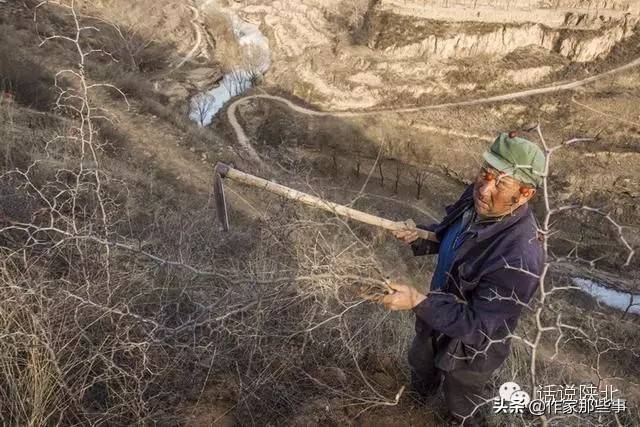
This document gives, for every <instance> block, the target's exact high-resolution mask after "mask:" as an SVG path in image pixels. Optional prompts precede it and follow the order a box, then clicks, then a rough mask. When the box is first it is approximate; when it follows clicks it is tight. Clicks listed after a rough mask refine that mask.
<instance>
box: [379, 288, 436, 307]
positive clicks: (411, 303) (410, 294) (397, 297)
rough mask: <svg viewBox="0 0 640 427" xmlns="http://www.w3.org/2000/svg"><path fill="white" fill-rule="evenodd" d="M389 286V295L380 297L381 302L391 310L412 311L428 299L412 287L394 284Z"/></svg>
mask: <svg viewBox="0 0 640 427" xmlns="http://www.w3.org/2000/svg"><path fill="white" fill-rule="evenodd" d="M387 286H388V288H389V289H388V292H389V293H388V294H387V295H385V296H383V297H380V302H381V303H382V304H384V306H385V307H386V308H388V309H389V310H394V311H396V310H411V309H412V308H413V307H415V306H416V305H418V304H420V303H421V302H422V301H423V300H424V299H425V298H426V296H425V295H423V294H421V293H420V292H418V291H417V290H416V289H415V288H414V287H412V286H407V285H401V284H400V283H394V282H391V283H389V284H388V285H387Z"/></svg>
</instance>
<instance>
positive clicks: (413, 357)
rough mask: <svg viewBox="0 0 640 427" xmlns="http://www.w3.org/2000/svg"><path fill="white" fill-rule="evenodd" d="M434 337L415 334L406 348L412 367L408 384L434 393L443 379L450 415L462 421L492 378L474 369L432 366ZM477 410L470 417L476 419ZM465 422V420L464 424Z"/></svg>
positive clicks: (422, 393)
mask: <svg viewBox="0 0 640 427" xmlns="http://www.w3.org/2000/svg"><path fill="white" fill-rule="evenodd" d="M437 351H438V349H437V342H436V338H435V336H427V337H422V336H419V335H418V336H416V337H415V338H414V339H413V343H412V344H411V348H410V349H409V365H410V366H411V386H412V388H413V389H414V391H416V392H417V393H419V394H421V395H423V396H429V395H432V394H435V393H436V391H437V390H438V387H439V385H440V381H441V380H442V379H444V386H443V389H444V397H445V402H446V404H447V408H448V410H449V412H450V413H451V415H452V416H454V417H455V418H457V419H459V420H460V421H462V420H464V419H465V417H468V416H469V415H471V413H473V410H474V409H475V408H476V406H478V405H480V404H481V403H483V402H484V401H485V400H486V398H487V396H486V393H484V390H483V388H484V386H485V384H487V383H488V382H489V379H490V378H491V374H492V373H493V371H491V372H477V371H473V370H469V369H455V370H452V371H448V372H447V371H442V370H440V369H438V368H437V367H436V366H435V363H434V356H435V354H436V353H437ZM476 414H477V411H476V413H474V416H473V417H472V418H476ZM465 424H466V423H465Z"/></svg>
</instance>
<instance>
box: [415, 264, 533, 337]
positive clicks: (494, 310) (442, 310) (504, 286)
mask: <svg viewBox="0 0 640 427" xmlns="http://www.w3.org/2000/svg"><path fill="white" fill-rule="evenodd" d="M510 265H519V264H515V263H512V264H510ZM465 285H469V283H463V284H462V286H465ZM537 286H538V279H537V278H536V277H534V276H532V275H530V274H526V273H524V272H521V271H517V270H513V269H509V268H506V267H501V268H499V269H497V270H495V271H493V272H491V273H488V274H486V275H485V276H483V277H482V278H481V279H480V280H479V281H478V283H477V284H476V286H475V288H474V290H473V291H472V293H471V297H470V298H469V299H468V300H467V301H463V300H460V299H459V298H458V297H457V296H456V295H454V294H449V293H430V294H429V295H427V298H426V299H425V300H423V301H422V302H421V303H420V304H418V305H417V306H415V307H414V308H413V311H414V312H415V314H416V316H417V317H418V318H420V319H421V320H422V321H424V322H425V323H427V324H428V325H429V326H431V327H432V328H433V329H435V330H437V331H439V332H442V333H444V334H445V335H448V336H450V337H453V338H458V339H460V340H461V341H462V342H463V343H464V344H466V345H470V346H472V347H475V348H476V349H482V348H484V347H485V346H486V343H487V342H488V337H494V332H495V331H496V330H497V329H498V328H500V327H502V326H505V322H506V321H507V320H509V319H511V318H514V317H515V318H516V319H517V317H519V316H520V313H521V312H522V309H523V308H524V305H525V304H528V303H529V301H530V300H531V298H532V297H533V295H534V293H535V291H536V289H537ZM512 332H513V331H512ZM494 338H495V337H494Z"/></svg>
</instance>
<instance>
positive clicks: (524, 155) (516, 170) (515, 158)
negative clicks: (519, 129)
mask: <svg viewBox="0 0 640 427" xmlns="http://www.w3.org/2000/svg"><path fill="white" fill-rule="evenodd" d="M482 157H484V159H485V160H486V161H487V163H489V164H490V165H491V166H492V167H494V168H496V169H497V170H499V171H501V172H505V173H506V174H507V175H510V176H512V177H514V178H515V179H517V180H518V181H520V182H523V183H525V184H530V185H533V186H535V187H539V186H540V185H541V184H542V174H544V165H545V157H544V153H543V152H542V149H540V147H538V146H537V145H536V144H535V143H533V142H531V141H529V140H527V139H524V138H519V137H517V136H515V134H514V132H512V133H509V134H507V133H504V132H503V133H501V134H500V135H499V136H498V137H497V138H496V140H495V141H494V142H493V144H491V147H489V150H487V151H485V152H484V154H483V155H482Z"/></svg>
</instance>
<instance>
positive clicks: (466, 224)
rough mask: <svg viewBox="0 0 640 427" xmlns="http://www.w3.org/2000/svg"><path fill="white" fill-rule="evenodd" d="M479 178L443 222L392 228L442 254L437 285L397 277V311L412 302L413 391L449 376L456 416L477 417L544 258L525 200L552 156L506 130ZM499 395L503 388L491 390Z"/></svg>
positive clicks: (422, 251) (391, 298)
mask: <svg viewBox="0 0 640 427" xmlns="http://www.w3.org/2000/svg"><path fill="white" fill-rule="evenodd" d="M483 157H484V164H483V166H482V167H481V168H480V170H479V171H478V174H477V176H476V179H475V183H474V184H473V185H470V186H469V187H468V188H467V189H466V190H465V191H464V193H463V194H462V196H461V197H460V199H459V200H458V201H457V202H456V203H454V204H453V205H451V206H448V207H447V208H446V216H445V218H444V219H443V220H442V222H440V223H439V224H432V225H430V226H426V227H421V228H424V229H427V230H429V231H430V232H431V233H430V234H431V237H430V239H419V238H418V236H417V234H416V233H415V231H410V230H401V231H396V232H394V235H395V236H396V237H397V238H398V239H400V240H403V241H404V242H406V243H407V244H411V249H412V250H413V253H414V255H416V256H419V255H426V254H435V253H437V254H438V262H437V267H436V270H435V272H434V274H433V278H432V279H431V287H430V291H429V292H428V293H427V294H426V295H424V294H422V293H420V292H418V291H417V290H416V289H414V288H413V287H410V286H406V285H402V284H399V283H391V284H390V288H391V289H390V293H389V294H388V295H386V296H385V297H383V298H382V303H384V304H385V305H386V306H387V308H389V309H391V310H409V309H411V310H413V312H414V313H415V315H416V325H415V329H416V336H415V338H414V339H413V343H412V345H411V348H410V350H409V365H410V366H411V371H412V372H411V380H412V386H413V389H414V390H415V391H416V392H417V393H419V394H420V395H422V396H429V395H431V394H433V393H435V391H436V390H437V389H438V387H439V384H440V380H441V379H442V378H444V387H443V389H444V394H445V400H446V403H447V406H448V409H449V412H450V413H451V415H452V417H453V418H454V420H457V421H458V422H464V425H480V424H479V420H478V413H477V411H476V408H477V407H479V405H480V404H481V403H483V402H484V401H485V400H486V398H487V397H493V396H485V394H484V393H483V386H484V385H485V384H486V383H488V381H489V379H490V377H491V375H492V373H493V372H494V371H495V370H496V369H497V368H498V367H500V366H501V365H502V363H503V362H504V361H505V360H506V358H507V356H508V353H509V348H510V340H509V338H508V335H509V334H510V333H512V332H513V331H514V329H515V327H516V324H517V321H518V318H519V316H520V314H521V312H522V309H523V306H524V305H525V304H527V303H528V302H529V301H530V300H531V298H532V297H533V295H534V293H535V291H536V289H537V286H538V279H537V278H536V275H538V274H540V272H541V269H542V265H543V262H544V260H543V251H542V247H541V243H540V241H539V239H538V233H537V227H536V221H535V218H534V216H533V213H532V210H531V208H530V207H529V205H528V203H527V202H528V201H529V200H530V199H531V198H532V197H533V195H534V194H535V192H536V188H537V187H539V185H540V184H541V180H542V174H543V172H544V164H545V157H544V154H543V152H542V150H541V149H540V148H539V147H538V146H537V145H536V144H534V143H533V142H531V141H528V140H526V139H523V138H519V137H517V136H516V135H515V133H514V132H511V133H509V134H506V133H502V134H500V135H499V136H498V138H497V139H496V140H495V142H494V143H493V144H492V145H491V147H490V148H489V150H488V151H486V152H485V153H484V156H483ZM493 395H497V391H495V392H494V393H493Z"/></svg>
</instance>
